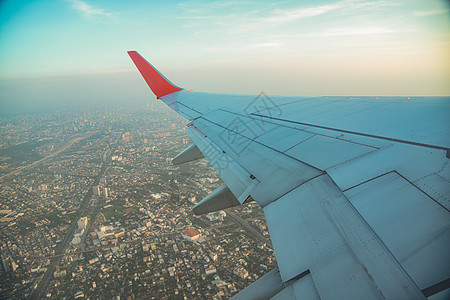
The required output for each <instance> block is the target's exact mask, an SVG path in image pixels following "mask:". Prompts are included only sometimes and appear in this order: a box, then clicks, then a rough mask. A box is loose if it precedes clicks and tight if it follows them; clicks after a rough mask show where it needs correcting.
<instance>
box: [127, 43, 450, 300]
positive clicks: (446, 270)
mask: <svg viewBox="0 0 450 300" xmlns="http://www.w3.org/2000/svg"><path fill="white" fill-rule="evenodd" d="M129 54H130V56H131V58H132V60H133V61H134V63H135V64H136V66H137V68H138V69H139V71H140V72H141V74H142V75H143V77H144V79H145V81H146V82H147V83H148V84H149V86H150V88H151V89H152V90H153V92H154V93H155V95H157V97H158V98H159V99H160V100H161V101H163V102H164V103H166V104H167V105H168V106H169V107H170V108H172V109H173V110H175V111H176V112H178V113H179V114H181V115H182V116H184V117H185V118H186V119H188V120H189V122H188V124H187V133H188V135H189V136H190V138H191V139H192V141H193V142H194V144H195V145H192V146H191V147H189V148H188V149H186V150H185V151H184V152H183V153H181V154H180V155H178V157H177V158H175V159H174V163H183V162H187V161H192V160H195V159H199V158H202V157H205V158H206V159H207V160H208V161H209V162H210V163H211V165H212V166H213V167H214V169H215V170H216V172H217V173H218V174H219V176H220V177H221V178H222V179H223V181H224V182H225V184H224V185H223V186H221V187H220V188H218V189H217V190H215V191H214V192H213V193H211V194H210V195H208V196H207V197H206V198H205V199H203V200H202V201H200V202H199V203H198V204H197V205H196V206H195V207H194V208H193V210H194V213H196V214H200V213H206V212H211V211H214V210H219V209H224V208H228V207H231V206H235V205H239V204H244V202H246V201H252V200H254V201H256V202H257V203H258V204H259V205H260V206H261V207H262V209H263V210H264V214H265V217H266V221H267V225H268V228H269V232H270V236H271V239H272V243H273V247H274V252H275V256H276V258H277V263H278V268H276V269H274V270H272V271H270V272H269V273H268V274H267V275H265V276H264V277H262V278H260V279H259V280H257V281H256V282H255V283H253V284H252V285H250V286H249V287H248V288H247V289H245V290H243V291H242V292H240V293H239V294H237V295H236V296H235V298H236V299H268V298H273V299H315V298H316V299H363V298H364V299H384V298H386V299H423V298H426V297H428V296H431V295H434V294H437V296H439V295H441V296H442V295H443V294H445V293H447V292H448V288H449V285H450V280H449V278H450V255H449V249H450V214H449V208H450V183H449V182H450V164H449V157H450V150H449V148H450V98H448V97H441V98H437V97H411V98H409V97H283V96H271V97H268V96H266V95H265V94H260V95H258V96H251V95H234V94H215V93H201V92H194V91H187V90H184V89H181V88H179V87H177V86H175V85H173V84H172V83H170V82H169V81H168V80H167V79H165V78H164V76H162V75H161V74H160V73H159V72H158V71H156V69H154V68H153V67H152V66H151V65H150V64H149V63H148V62H147V61H146V60H145V59H143V58H142V57H141V56H140V55H139V54H138V53H137V52H135V51H131V52H129Z"/></svg>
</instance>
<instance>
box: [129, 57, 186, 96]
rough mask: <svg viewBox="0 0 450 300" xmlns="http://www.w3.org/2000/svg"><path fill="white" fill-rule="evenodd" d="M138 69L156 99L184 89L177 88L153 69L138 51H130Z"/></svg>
mask: <svg viewBox="0 0 450 300" xmlns="http://www.w3.org/2000/svg"><path fill="white" fill-rule="evenodd" d="M128 55H130V57H131V59H132V60H133V62H134V64H135V65H136V67H137V69H138V70H139V72H140V73H141V75H142V77H144V80H145V82H147V85H148V86H149V87H150V89H151V90H152V92H153V94H155V96H156V98H160V97H162V96H165V95H168V94H171V93H174V92H178V91H181V90H182V88H179V87H177V86H176V85H174V84H173V83H172V82H170V81H169V80H168V79H167V78H166V77H164V75H162V74H161V73H160V72H159V71H158V70H157V69H156V68H155V67H153V66H152V65H151V64H150V63H149V62H148V61H147V60H145V59H144V58H143V57H142V56H141V55H140V54H139V53H137V52H136V51H128Z"/></svg>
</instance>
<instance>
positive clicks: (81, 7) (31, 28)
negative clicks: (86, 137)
mask: <svg viewBox="0 0 450 300" xmlns="http://www.w3.org/2000/svg"><path fill="white" fill-rule="evenodd" d="M448 3H449V2H448V1H445V0H427V1H423V0H390V1H384V0H379V1H372V0H360V1H356V0H338V1H324V0H314V1H313V0H304V1H298V0H297V1H289V0H287V1H282V0H280V1H252V0H249V1H246V0H242V1H233V0H230V1H227V0H223V1H202V0H187V1H171V0H167V1H152V0H150V1H138V0H127V1H119V0H83V1H82V0H36V1H22V0H2V1H0V112H1V111H2V110H3V111H6V110H10V109H13V110H14V109H21V108H24V107H26V108H29V109H33V108H36V107H42V106H46V105H51V103H53V104H54V103H60V104H64V103H72V102H75V103H76V102H78V103H92V102H102V101H103V102H104V101H106V102H108V101H111V102H126V101H132V100H134V99H146V100H148V99H152V97H153V96H152V95H151V94H150V93H149V89H148V87H146V86H145V84H144V82H143V80H142V79H141V78H140V75H139V73H138V72H137V70H136V68H135V67H134V65H133V64H132V62H131V60H130V59H129V57H128V55H127V53H126V51H127V50H136V51H138V52H139V53H140V54H141V55H142V56H144V57H145V58H146V59H147V60H149V61H150V62H151V63H152V64H153V65H154V66H155V67H156V68H158V70H159V71H160V72H162V73H163V74H164V75H165V76H166V77H167V78H169V79H170V80H171V81H172V82H174V83H175V84H177V85H178V86H181V87H184V88H188V89H194V90H197V91H207V92H222V93H240V94H258V93H259V92H261V91H264V92H265V93H267V94H269V95H290V96H293V95H354V96H356V95H377V96H383V95H399V96H415V95H421V96H447V95H450V5H449V4H448Z"/></svg>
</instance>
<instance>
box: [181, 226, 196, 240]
mask: <svg viewBox="0 0 450 300" xmlns="http://www.w3.org/2000/svg"><path fill="white" fill-rule="evenodd" d="M181 236H182V237H183V238H184V239H185V240H188V241H190V242H196V241H198V239H199V238H200V235H199V234H198V232H197V231H195V230H194V229H189V230H185V231H183V232H181Z"/></svg>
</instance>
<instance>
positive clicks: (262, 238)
mask: <svg viewBox="0 0 450 300" xmlns="http://www.w3.org/2000/svg"><path fill="white" fill-rule="evenodd" d="M225 211H226V213H227V216H228V217H229V218H230V219H231V220H232V221H233V222H235V223H236V224H238V225H240V226H242V227H244V228H245V229H247V230H248V231H249V232H250V233H251V234H252V235H253V236H255V237H256V238H257V239H258V240H260V241H261V242H265V243H266V245H267V247H269V248H271V249H273V246H272V242H271V241H270V239H268V238H267V237H265V236H264V235H263V234H262V233H261V232H260V231H259V230H258V229H256V228H255V227H253V226H252V225H250V224H249V223H248V222H247V221H245V220H244V219H242V218H241V217H239V216H238V215H237V214H235V213H234V212H232V211H231V210H229V209H227V210H225Z"/></svg>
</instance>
